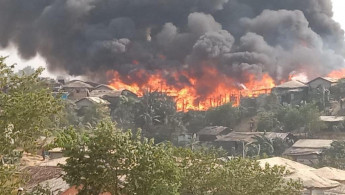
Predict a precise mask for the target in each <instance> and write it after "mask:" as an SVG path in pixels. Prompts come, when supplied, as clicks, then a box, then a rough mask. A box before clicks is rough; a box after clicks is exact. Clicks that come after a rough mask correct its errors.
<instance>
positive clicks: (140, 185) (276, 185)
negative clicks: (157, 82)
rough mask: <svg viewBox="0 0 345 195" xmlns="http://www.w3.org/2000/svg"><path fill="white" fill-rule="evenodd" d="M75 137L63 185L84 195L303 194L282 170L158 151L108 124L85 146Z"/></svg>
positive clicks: (204, 154) (166, 147)
mask: <svg viewBox="0 0 345 195" xmlns="http://www.w3.org/2000/svg"><path fill="white" fill-rule="evenodd" d="M72 132H73V131H72ZM72 132H69V134H71V135H70V136H67V137H68V138H67V139H64V140H67V141H65V143H67V144H66V145H65V146H64V149H65V154H66V156H67V157H69V159H68V160H67V164H66V165H62V168H63V169H64V171H65V173H66V175H65V176H64V179H65V180H66V181H67V182H68V183H69V184H70V185H76V186H80V187H81V191H80V192H81V193H82V194H98V193H101V192H110V193H112V194H115V195H116V194H120V191H121V192H123V193H126V194H128V195H132V194H133V195H134V194H157V195H158V194H173V195H175V194H176V195H177V194H181V195H189V194H205V195H206V194H224V195H226V194H231V195H232V194H235V195H236V194H238V195H240V194H249V195H256V194H262V195H264V194H272V195H274V194H277V193H278V194H286V195H288V194H289V195H291V194H299V190H300V189H301V185H300V183H299V182H298V181H287V180H285V179H284V176H285V174H286V172H285V170H284V168H282V167H260V166H259V164H258V163H257V162H255V161H253V160H249V159H232V160H230V161H224V160H222V158H221V157H224V154H223V153H222V152H219V151H217V150H212V149H205V148H200V149H197V150H191V149H188V148H176V147H174V146H172V145H170V144H166V143H161V144H158V145H155V144H154V142H153V141H152V140H147V139H145V138H142V137H140V135H139V134H136V135H133V134H132V133H130V132H121V131H119V130H117V129H116V127H114V126H113V125H112V124H111V123H109V122H103V123H101V125H100V126H98V127H97V128H96V129H95V130H94V131H92V132H93V135H90V136H89V137H88V139H86V140H85V139H81V138H80V137H79V138H78V135H77V136H75V135H73V133H72ZM67 133H68V132H67ZM62 145H63V144H62ZM120 188H121V190H120Z"/></svg>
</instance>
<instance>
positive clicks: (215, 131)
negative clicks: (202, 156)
mask: <svg viewBox="0 0 345 195" xmlns="http://www.w3.org/2000/svg"><path fill="white" fill-rule="evenodd" d="M230 131H231V129H230V128H229V127H223V126H209V127H205V128H203V129H201V130H200V131H199V132H198V133H197V139H198V140H199V141H214V140H216V139H217V136H220V135H225V134H227V133H230Z"/></svg>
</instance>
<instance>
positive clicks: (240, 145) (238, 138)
mask: <svg viewBox="0 0 345 195" xmlns="http://www.w3.org/2000/svg"><path fill="white" fill-rule="evenodd" d="M262 135H264V136H265V137H266V138H268V139H275V138H280V139H282V140H284V141H286V142H294V141H295V137H294V136H293V135H292V134H291V133H276V132H231V133H229V134H227V135H224V136H218V137H217V139H216V140H215V145H216V146H217V147H222V148H223V149H224V150H226V151H228V152H229V153H230V154H235V153H236V154H240V153H242V152H243V149H244V147H245V145H247V144H250V143H253V142H254V141H255V136H262Z"/></svg>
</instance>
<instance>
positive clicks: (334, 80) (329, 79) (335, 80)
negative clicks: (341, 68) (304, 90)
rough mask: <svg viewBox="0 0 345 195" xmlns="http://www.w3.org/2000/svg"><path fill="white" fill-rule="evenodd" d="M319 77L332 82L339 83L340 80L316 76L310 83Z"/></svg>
mask: <svg viewBox="0 0 345 195" xmlns="http://www.w3.org/2000/svg"><path fill="white" fill-rule="evenodd" d="M318 79H322V80H326V81H329V82H331V83H337V82H338V80H339V79H336V78H331V77H316V78H315V79H313V80H310V81H309V82H308V84H309V83H311V82H313V81H315V80H318Z"/></svg>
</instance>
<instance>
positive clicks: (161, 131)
mask: <svg viewBox="0 0 345 195" xmlns="http://www.w3.org/2000/svg"><path fill="white" fill-rule="evenodd" d="M136 111H137V112H136V114H135V123H136V127H138V128H141V129H142V130H143V133H144V134H145V135H146V136H147V137H150V138H152V137H153V138H155V141H158V142H160V141H165V140H172V135H173V133H178V132H180V131H184V130H185V128H184V126H183V123H182V120H181V118H182V116H181V115H180V114H179V113H177V111H176V104H175V102H174V100H173V98H172V97H169V96H168V95H167V94H164V93H159V92H151V93H145V94H144V95H143V97H141V98H140V101H139V103H138V104H137V108H136Z"/></svg>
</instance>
